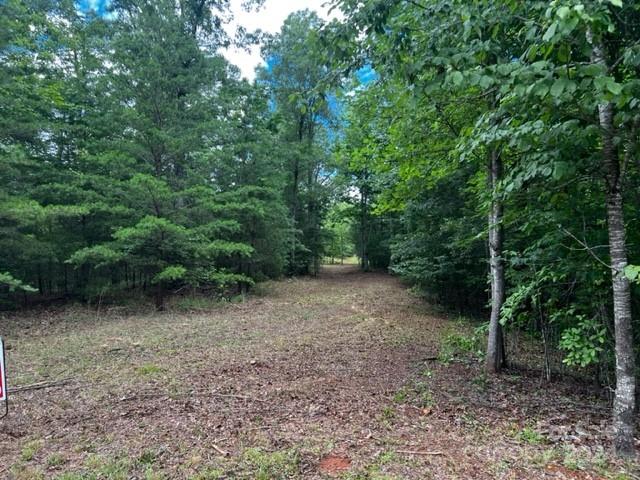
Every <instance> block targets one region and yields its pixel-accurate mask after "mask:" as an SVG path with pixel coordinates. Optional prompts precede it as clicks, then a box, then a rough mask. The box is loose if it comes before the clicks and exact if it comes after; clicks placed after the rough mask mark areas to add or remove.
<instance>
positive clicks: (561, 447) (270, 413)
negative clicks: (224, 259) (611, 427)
mask: <svg viewBox="0 0 640 480" xmlns="http://www.w3.org/2000/svg"><path fill="white" fill-rule="evenodd" d="M260 290H261V291H262V294H261V295H259V296H255V295H254V296H252V297H251V298H250V299H248V300H247V301H246V302H244V303H241V304H226V305H214V306H202V305H197V304H193V305H187V304H182V305H176V306H175V308H173V309H172V310H171V311H170V312H168V313H165V314H162V315H157V314H143V315H140V314H133V313H127V312H126V311H124V310H122V309H112V310H110V311H107V312H102V313H99V314H96V312H90V311H87V310H84V309H83V310H72V309H67V310H65V311H64V312H58V313H55V314H53V313H48V314H47V313H43V314H39V315H38V316H36V317H30V318H10V319H5V320H4V321H3V323H5V324H8V325H9V326H8V327H7V331H6V332H5V335H6V337H7V339H8V343H9V345H10V346H11V350H10V351H9V352H8V359H7V360H8V364H9V368H10V373H11V378H10V382H11V383H12V384H14V385H22V384H27V383H32V382H37V381H45V380H52V379H59V378H69V379H70V381H69V383H67V384H66V385H63V386H60V387H53V388H49V389H45V390H37V391H30V392H23V393H17V394H15V395H14V396H13V398H12V405H11V414H10V416H9V417H8V418H6V419H4V420H0V478H5V477H8V478H20V479H32V478H36V479H37V478H60V479H65V480H74V479H103V478H104V479H130V478H141V479H162V478H170V479H173V478H194V479H214V478H229V479H232V478H247V479H253V478H258V479H280V478H310V479H311V478H329V477H330V476H334V477H339V478H349V479H378V480H381V479H430V478H433V479H448V478H451V479H453V478H460V479H466V478H473V479H493V478H505V479H506V478H514V479H519V478H522V479H525V478H584V479H586V478H606V476H608V475H609V474H611V475H613V474H614V473H620V474H622V472H624V471H625V470H628V469H629V468H630V467H629V466H628V465H627V466H623V465H617V464H612V463H610V462H609V461H608V460H607V455H606V450H603V448H605V449H606V448H607V447H608V437H607V430H606V425H607V422H608V416H607V410H606V406H605V405H603V404H602V403H598V401H597V399H596V398H595V397H594V396H593V394H592V393H591V392H590V391H589V390H588V389H587V388H586V387H581V386H579V385H575V384H571V385H567V384H566V383H557V384H544V383H542V382H541V380H540V379H539V375H538V374H536V373H531V374H526V373H523V372H515V371H514V372H510V373H507V374H506V375H504V376H502V377H501V378H499V379H492V378H487V377H485V376H483V375H482V374H481V371H480V368H479V364H478V362H477V361H476V360H474V356H473V349H474V348H475V347H476V345H475V343H474V339H473V337H472V336H471V335H470V334H469V332H470V330H469V328H467V327H464V326H462V325H460V324H458V323H455V322H452V321H451V320H447V319H445V318H443V317H442V316H441V315H436V314H433V313H430V311H429V309H428V308H427V306H425V305H424V304H423V302H422V301H420V300H419V299H416V298H414V297H412V296H410V295H409V293H408V292H407V291H406V289H405V288H404V287H403V286H402V285H400V283H399V282H398V281H397V280H396V279H394V278H392V277H390V276H388V275H382V274H362V273H359V272H357V271H356V270H355V269H354V268H353V267H338V266H336V267H327V268H326V269H325V271H324V272H323V274H322V275H321V276H320V277H319V278H317V279H311V278H307V279H296V280H288V281H282V282H273V283H270V284H267V285H266V286H262V287H261V288H260ZM183 303H184V302H183ZM610 478H613V477H610ZM616 478H632V477H624V476H623V477H616Z"/></svg>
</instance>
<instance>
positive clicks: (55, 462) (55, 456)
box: [47, 453, 67, 467]
mask: <svg viewBox="0 0 640 480" xmlns="http://www.w3.org/2000/svg"><path fill="white" fill-rule="evenodd" d="M66 461H67V460H66V459H65V458H64V456H63V455H62V454H61V453H52V454H51V455H49V456H48V457H47V466H48V467H59V466H60V465H62V464H64V463H65V462H66Z"/></svg>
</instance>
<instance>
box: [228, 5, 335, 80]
mask: <svg viewBox="0 0 640 480" xmlns="http://www.w3.org/2000/svg"><path fill="white" fill-rule="evenodd" d="M326 3H327V0H266V1H265V2H264V6H263V7H262V8H260V9H259V10H258V11H257V12H256V11H255V10H252V11H250V12H246V11H245V10H244V9H243V8H242V0H231V10H232V12H233V22H232V23H230V24H229V26H228V31H229V33H230V34H232V35H233V32H234V31H235V29H236V27H237V26H238V25H242V26H243V27H245V28H246V29H247V31H252V30H257V29H260V30H262V31H265V32H269V33H276V32H279V31H280V27H282V24H283V23H284V21H285V19H286V18H287V17H288V16H289V14H290V13H292V12H295V11H298V10H304V9H305V8H307V9H309V10H315V11H316V12H317V13H318V15H320V17H322V18H324V19H330V18H336V17H337V16H338V13H337V11H333V12H331V13H329V5H325V4H326ZM223 54H224V56H225V57H226V58H227V60H229V62H231V63H233V64H234V65H237V66H238V67H239V68H240V72H241V75H242V77H244V78H247V79H249V80H253V79H254V78H255V68H256V67H257V66H258V65H260V64H262V63H263V62H262V58H260V47H259V46H254V47H252V48H251V51H250V52H246V51H244V50H241V49H237V48H229V49H227V50H225V51H224V52H223Z"/></svg>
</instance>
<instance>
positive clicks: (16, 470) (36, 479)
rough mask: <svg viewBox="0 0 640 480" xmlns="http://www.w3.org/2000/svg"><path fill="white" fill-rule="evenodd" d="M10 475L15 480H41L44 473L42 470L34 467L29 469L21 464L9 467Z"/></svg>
mask: <svg viewBox="0 0 640 480" xmlns="http://www.w3.org/2000/svg"><path fill="white" fill-rule="evenodd" d="M11 475H12V477H11V478H13V479H15V480H43V479H44V473H42V470H40V469H38V468H34V467H29V466H26V465H23V464H20V463H19V464H16V465H14V466H13V467H11Z"/></svg>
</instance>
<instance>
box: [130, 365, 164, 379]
mask: <svg viewBox="0 0 640 480" xmlns="http://www.w3.org/2000/svg"><path fill="white" fill-rule="evenodd" d="M164 371H165V370H164V368H160V367H158V366H157V365H153V364H152V363H147V364H145V365H140V366H139V367H138V368H136V372H137V373H138V374H139V375H144V376H153V375H159V374H161V373H164Z"/></svg>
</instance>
